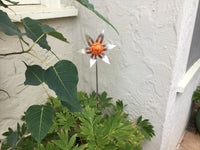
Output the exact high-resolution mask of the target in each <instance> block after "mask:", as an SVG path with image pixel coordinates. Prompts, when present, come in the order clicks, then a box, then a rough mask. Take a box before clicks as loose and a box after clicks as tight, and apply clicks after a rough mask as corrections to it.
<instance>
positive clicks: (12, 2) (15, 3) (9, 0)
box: [5, 0, 19, 5]
mask: <svg viewBox="0 0 200 150" xmlns="http://www.w3.org/2000/svg"><path fill="white" fill-rule="evenodd" d="M5 1H7V2H9V3H11V4H13V5H17V4H18V3H19V2H14V1H11V0H5Z"/></svg>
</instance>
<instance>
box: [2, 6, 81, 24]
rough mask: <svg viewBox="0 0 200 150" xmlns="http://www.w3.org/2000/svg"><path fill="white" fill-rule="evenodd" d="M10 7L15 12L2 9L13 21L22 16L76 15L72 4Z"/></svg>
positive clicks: (35, 17) (50, 16)
mask: <svg viewBox="0 0 200 150" xmlns="http://www.w3.org/2000/svg"><path fill="white" fill-rule="evenodd" d="M10 8H11V9H12V10H13V11H14V12H15V13H16V14H14V13H13V12H12V11H11V10H9V9H3V11H6V12H7V13H8V15H9V17H10V18H11V19H13V21H20V20H21V19H22V18H24V17H31V18H33V19H52V18H61V17H72V16H77V15H78V10H77V9H76V8H75V7H74V6H68V7H62V8H47V7H46V6H42V5H23V6H20V7H18V6H10Z"/></svg>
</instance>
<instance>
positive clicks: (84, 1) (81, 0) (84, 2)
mask: <svg viewBox="0 0 200 150" xmlns="http://www.w3.org/2000/svg"><path fill="white" fill-rule="evenodd" d="M76 1H77V2H79V3H80V4H82V5H83V6H85V7H86V8H88V9H89V10H91V11H92V12H93V13H95V14H96V15H97V16H98V17H99V18H100V19H102V20H103V21H105V22H106V23H107V24H109V25H110V26H111V27H112V28H113V29H114V30H115V31H116V32H117V34H118V35H119V32H118V30H117V29H116V28H115V27H114V26H113V25H112V24H111V23H110V22H109V21H108V20H107V19H106V18H105V17H104V16H103V15H101V14H100V13H99V12H98V11H96V10H95V8H94V5H93V4H91V3H90V2H89V1H88V0H76Z"/></svg>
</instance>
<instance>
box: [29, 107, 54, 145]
mask: <svg viewBox="0 0 200 150" xmlns="http://www.w3.org/2000/svg"><path fill="white" fill-rule="evenodd" d="M25 114H26V115H25V120H26V123H27V126H28V129H29V131H30V132H31V136H32V137H33V138H34V139H35V140H36V141H37V142H38V144H39V143H40V142H41V140H42V139H43V138H44V137H45V136H46V135H47V133H48V132H49V130H50V128H51V126H52V124H53V109H52V107H50V106H44V105H32V106H30V107H29V108H28V110H27V111H26V113H25Z"/></svg>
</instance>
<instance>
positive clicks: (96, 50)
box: [90, 43, 103, 55]
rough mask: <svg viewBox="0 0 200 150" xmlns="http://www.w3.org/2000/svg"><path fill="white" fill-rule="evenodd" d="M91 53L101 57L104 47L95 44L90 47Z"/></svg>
mask: <svg viewBox="0 0 200 150" xmlns="http://www.w3.org/2000/svg"><path fill="white" fill-rule="evenodd" d="M90 50H91V53H92V54H94V55H100V54H101V53H102V51H103V45H101V44H100V43H94V44H92V46H91V47H90Z"/></svg>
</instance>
